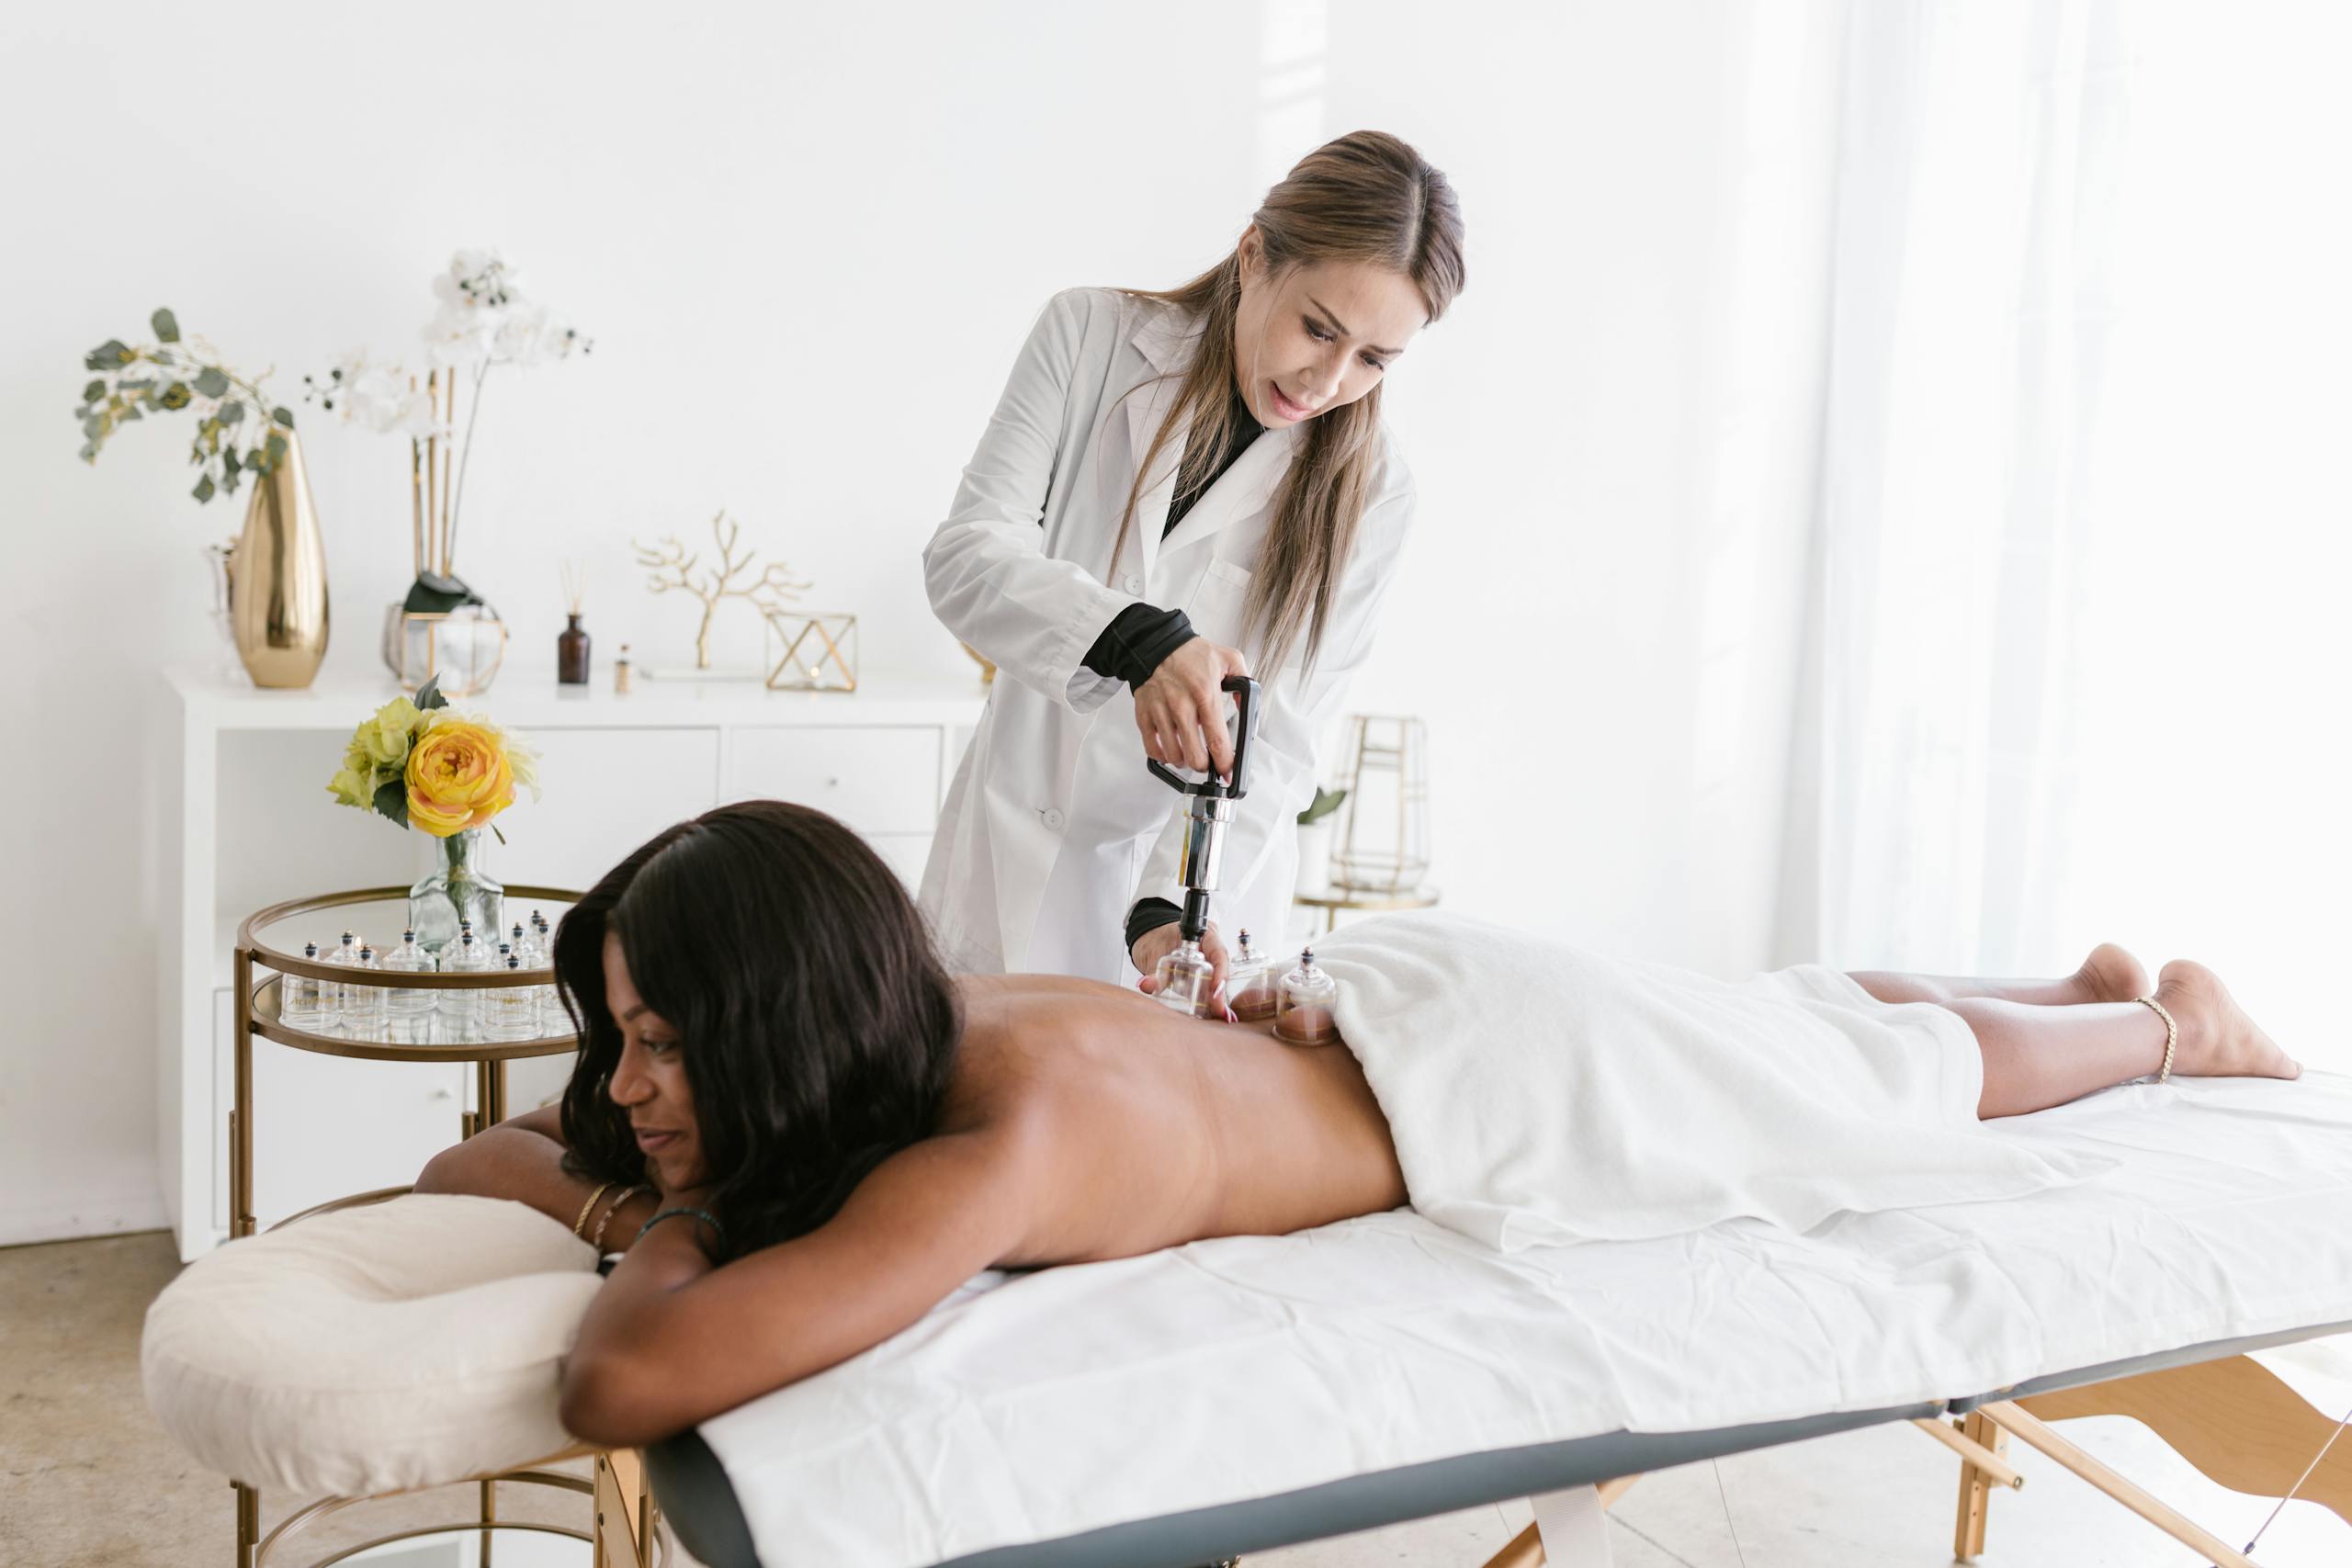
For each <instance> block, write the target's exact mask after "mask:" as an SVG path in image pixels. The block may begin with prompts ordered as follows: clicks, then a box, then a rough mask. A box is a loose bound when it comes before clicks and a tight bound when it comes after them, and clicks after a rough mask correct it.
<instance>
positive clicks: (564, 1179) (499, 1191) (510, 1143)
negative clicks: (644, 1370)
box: [415, 1105, 677, 1252]
mask: <svg viewBox="0 0 2352 1568" xmlns="http://www.w3.org/2000/svg"><path fill="white" fill-rule="evenodd" d="M563 1148H564V1145H563V1113H562V1111H561V1109H560V1107H557V1106H553V1105H549V1106H545V1107H542V1108H541V1109H539V1110H537V1111H525V1112H524V1113H523V1114H522V1115H520V1116H515V1117H510V1118H509V1119H507V1120H506V1121H503V1122H499V1123H498V1124H497V1125H496V1126H494V1127H485V1128H484V1129H482V1130H481V1132H479V1133H476V1134H474V1135H473V1136H472V1137H470V1138H468V1139H467V1140H466V1141H465V1142H464V1143H462V1144H457V1145H452V1146H450V1147H448V1148H446V1149H443V1150H442V1151H441V1152H440V1153H439V1154H437V1155H435V1156H433V1157H432V1158H431V1159H430V1160H427V1161H426V1162H425V1166H424V1170H422V1171H420V1172H419V1173H418V1174H417V1178H416V1189H415V1190H417V1191H419V1192H459V1193H467V1194H470V1195H472V1196H474V1197H479V1198H512V1199H514V1200H515V1201H516V1202H519V1203H527V1204H529V1205H530V1206H531V1207H532V1208H534V1209H537V1211H538V1212H539V1213H542V1214H545V1215H547V1216H548V1218H550V1219H555V1220H560V1221H561V1222H562V1223H563V1224H566V1225H570V1224H572V1223H573V1222H575V1221H576V1220H578V1219H579V1217H580V1210H581V1206H582V1204H584V1203H586V1202H587V1201H588V1199H589V1196H590V1195H591V1194H592V1193H594V1191H595V1190H596V1189H597V1187H598V1186H599V1185H600V1184H599V1183H597V1182H594V1181H584V1180H582V1179H580V1178H579V1177H576V1176H573V1175H571V1173H569V1172H568V1171H566V1170H565V1169H564V1168H563ZM619 1192H620V1189H619V1188H618V1187H615V1188H614V1189H612V1190H610V1191H608V1192H606V1193H605V1195H604V1196H603V1197H602V1198H600V1199H598V1200H597V1209H598V1213H597V1214H595V1215H592V1216H591V1217H590V1223H591V1224H594V1222H595V1220H596V1219H597V1218H600V1217H601V1216H602V1211H603V1209H604V1206H605V1204H607V1203H609V1202H611V1201H612V1200H613V1199H614V1198H616V1197H617V1196H618V1195H619ZM652 1217H653V1199H652V1198H651V1197H650V1196H645V1195H640V1196H639V1197H636V1198H632V1199H630V1200H629V1201H628V1202H627V1203H625V1204H623V1205H622V1206H621V1207H620V1208H618V1209H616V1210H615V1211H614V1212H613V1216H612V1218H611V1219H609V1220H606V1221H605V1250H606V1251H608V1252H611V1251H617V1250H619V1249H621V1248H623V1247H628V1243H629V1238H630V1237H631V1236H634V1235H636V1234H637V1228H638V1226H639V1225H641V1224H644V1223H645V1222H646V1221H647V1220H649V1219H650V1218H652ZM671 1223H672V1224H676V1223H677V1222H675V1221H672V1222H671Z"/></svg>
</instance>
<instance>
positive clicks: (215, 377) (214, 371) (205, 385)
mask: <svg viewBox="0 0 2352 1568" xmlns="http://www.w3.org/2000/svg"><path fill="white" fill-rule="evenodd" d="M196 389H197V393H198V396H201V397H207V398H217V397H220V395H221V394H222V393H224V392H226V391H227V390H228V389H229V378H228V377H227V375H225V374H224V373H223V372H222V371H221V369H220V367H219V366H218V365H208V366H206V367H204V368H203V369H201V370H199V371H198V372H197V373H196Z"/></svg>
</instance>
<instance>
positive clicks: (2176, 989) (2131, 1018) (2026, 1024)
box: [1854, 960, 2302, 1118]
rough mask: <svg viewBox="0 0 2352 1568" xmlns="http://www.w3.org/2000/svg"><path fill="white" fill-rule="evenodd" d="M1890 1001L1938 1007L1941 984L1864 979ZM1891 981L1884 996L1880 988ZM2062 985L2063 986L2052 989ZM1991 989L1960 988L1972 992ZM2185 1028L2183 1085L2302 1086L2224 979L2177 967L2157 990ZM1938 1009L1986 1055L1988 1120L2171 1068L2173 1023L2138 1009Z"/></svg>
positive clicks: (1983, 1000) (2183, 964)
mask: <svg viewBox="0 0 2352 1568" xmlns="http://www.w3.org/2000/svg"><path fill="white" fill-rule="evenodd" d="M1854 978H1855V979H1856V980H1858V981H1860V982H1861V983H1862V987H1863V988H1864V989H1865V990H1868V991H1869V992H1870V993H1871V995H1872V996H1875V997H1877V998H1879V999H1880V1000H1882V1001H1938V1000H1939V998H1936V997H1933V996H1929V995H1925V994H1920V993H1922V992H1923V991H1924V990H1926V988H1927V987H1933V986H1936V985H1938V984H1939V982H1938V980H1937V979H1936V977H1934V976H1899V975H1898V976H1877V975H1868V976H1865V975H1857V976H1854ZM1881 980H1892V981H1893V982H1894V984H1890V985H1888V986H1886V987H1885V989H1884V990H1882V989H1881V988H1880V987H1879V985H1878V984H1877V983H1876V982H1879V981H1881ZM2045 983H2046V984H2055V982H2045ZM1981 984H1984V983H1982V982H1974V981H1962V982H1960V986H1961V987H1962V988H1963V989H1964V988H1966V987H1973V986H1978V985H1981ZM2154 994H2155V998H2156V1000H2157V1001H2159V1002H2161V1003H2162V1004H2164V1006H2165V1009H2166V1010H2168V1011H2170V1012H2171V1014H2172V1015H2173V1018H2174V1021H2176V1022H2177V1024H2178V1025H2179V1028H2180V1039H2179V1042H2178V1043H2177V1045H2176V1046H2175V1048H2174V1053H2173V1066H2172V1070H2173V1071H2174V1072H2175V1073H2176V1074H2177V1075H2180V1076H2183V1077H2274V1078H2292V1077H2300V1076H2301V1073H2302V1068H2301V1066H2298V1065H2297V1064H2296V1063H2295V1062H2294V1060H2293V1059H2292V1058H2291V1057H2290V1056H2289V1055H2287V1054H2286V1053H2285V1052H2284V1051H2281V1050H2280V1049H2279V1048H2278V1045H2277V1044H2276V1043H2273V1042H2272V1040H2271V1038H2270V1037H2269V1036H2268V1035H2267V1034H2265V1033H2264V1032H2262V1031H2261V1030H2260V1029H2258V1028H2256V1025H2255V1022H2254V1020H2252V1019H2251V1018H2249V1017H2247V1016H2246V1013H2245V1009H2243V1008H2241V1007H2239V1006H2238V1004H2237V1001H2236V999H2235V998H2233V997H2232V996H2231V995H2230V993H2229V990H2228V988H2227V987H2224V986H2223V985H2222V982H2221V979H2220V977H2219V976H2216V975H2215V974H2214V973H2213V972H2212V971H2211V969H2208V968H2206V967H2205V966H2204V965H2203V964H2191V963H2188V962H2187V961H2186V960H2175V961H2174V962H2172V963H2170V964H2165V966H2164V971H2163V974H2162V975H2161V976H2159V978H2158V981H2157V984H2156V987H2155V992H2154ZM1946 997H1947V998H1948V999H1942V1000H1940V1001H1939V1005H1941V1006H1944V1007H1947V1008H1950V1009H1951V1010H1952V1011H1953V1012H1955V1013H1958V1014H1959V1015H1960V1017H1961V1018H1962V1021H1965V1022H1966V1023H1967V1025H1968V1027H1969V1029H1970V1030H1971V1031H1972V1032H1973V1033H1974V1034H1975V1036H1976V1044H1977V1048H1978V1049H1979V1050H1980V1051H1982V1052H1983V1053H1984V1054H1985V1087H1984V1090H1983V1092H1982V1094H1980V1095H1979V1097H1978V1099H1977V1101H1976V1114H1977V1115H1978V1116H1979V1117H1986V1118H1989V1117H1994V1116H2016V1115H2020V1114H2022V1113H2024V1112H2026V1111H2041V1110H2046V1109H2047V1108H2049V1107H2050V1106H2052V1105H2064V1104H2065V1103H2066V1102H2067V1101H2068V1100H2079V1099H2081V1098H2082V1097H2083V1096H2084V1095H2086V1094H2089V1093H2091V1092H2093V1091H2094V1090H2097V1089H2106V1088H2108V1087H2109V1086H2110V1085H2113V1084H2119V1083H2127V1082H2129V1081H2130V1080H2131V1079H2132V1078H2136V1077H2147V1076H2149V1075H2151V1074H2153V1073H2154V1072H2155V1071H2156V1070H2157V1069H2158V1067H2160V1066H2162V1065H2163V1063H2164V1055H2165V1023H2164V1020H2163V1019H2161V1018H2159V1017H2157V1016H2156V1014H2155V1011H2154V1010H2153V1009H2151V1008H2145V1007H2143V1006H2141V1005H2140V1004H2139V1003H2138V1002H2136V1001H2120V1002H2119V1001H2089V1002H2077V1003H2073V1004H2065V1005H2056V1006H2051V1005H2043V1004H2037V1003H2033V1002H2025V1001H2017V1000H2013V999H2011V998H2008V997H2007V996H1996V995H1989V994H1986V992H1985V991H1984V990H1978V991H1975V992H1973V994H1962V995H1952V994H1951V993H1950V992H1947V993H1946Z"/></svg>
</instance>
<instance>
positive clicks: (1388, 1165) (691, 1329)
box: [548, 975, 1405, 1444]
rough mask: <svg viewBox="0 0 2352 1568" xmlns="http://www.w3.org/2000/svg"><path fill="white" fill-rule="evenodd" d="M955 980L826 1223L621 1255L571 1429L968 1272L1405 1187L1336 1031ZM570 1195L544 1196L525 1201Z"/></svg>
mask: <svg viewBox="0 0 2352 1568" xmlns="http://www.w3.org/2000/svg"><path fill="white" fill-rule="evenodd" d="M958 987H959V990H960V992H961V999H962V1003H963V1010H964V1030H963V1033H962V1035H961V1037H960V1039H959V1041H958V1043H957V1047H956V1071H955V1076H954V1077H953V1079H952V1081H951V1083H950V1086H949V1091H948V1099H947V1104H946V1107H945V1109H944V1112H943V1113H942V1115H941V1118H940V1122H939V1125H938V1126H937V1127H936V1128H935V1129H934V1130H933V1134H932V1135H930V1136H929V1137H926V1138H923V1139H922V1140H921V1141H920V1142H917V1143H915V1144H913V1145H910V1146H908V1147H906V1148H903V1149H901V1150H899V1152H898V1153H897V1154H894V1155H892V1156H890V1157H889V1158H888V1159H886V1160H884V1161H883V1162H882V1163H881V1164H879V1165H878V1166H876V1168H874V1169H873V1171H872V1172H870V1173H869V1174H868V1175H867V1176H866V1177H865V1179H864V1180H863V1181H861V1182H859V1183H858V1185H857V1187H856V1189H855V1190H854V1191H852V1192H851V1194H850V1195H849V1198H848V1200H847V1201H845V1202H844V1203H843V1204H842V1208H841V1210H840V1212H839V1213H836V1214H835V1215H834V1216H833V1217H832V1218H831V1219H830V1220H828V1221H827V1222H826V1223H825V1224H822V1225H820V1226H819V1227H817V1229H815V1230H813V1231H811V1232H809V1233H808V1234H807V1235H799V1236H796V1237H794V1238H792V1239H791V1240H788V1241H783V1242H778V1243H776V1244H775V1245H773V1246H770V1247H762V1248H759V1249H758V1250H756V1251H753V1252H751V1253H748V1254H746V1255H745V1256H743V1257H741V1258H735V1259H733V1260H732V1261H730V1262H728V1263H726V1264H725V1265H723V1266H720V1267H716V1268H714V1267H712V1266H711V1264H710V1261H709V1259H708V1258H707V1257H705V1256H704V1255H703V1253H702V1252H701V1250H700V1248H699V1246H698V1244H697V1243H696V1242H695V1240H694V1238H693V1236H692V1235H691V1233H690V1232H689V1231H688V1230H687V1229H685V1228H684V1227H680V1226H671V1227H669V1232H670V1234H668V1235H664V1233H663V1231H662V1230H660V1229H656V1230H654V1231H652V1232H651V1233H650V1235H649V1236H648V1237H647V1239H646V1241H645V1242H643V1243H640V1244H639V1245H638V1246H633V1247H630V1249H629V1257H628V1259H627V1260H625V1261H624V1263H623V1264H622V1266H621V1268H620V1269H616V1271H615V1272H614V1275H613V1278H612V1280H611V1281H610V1283H609V1284H608V1285H607V1286H606V1288H605V1292H604V1293H603V1294H602V1295H601V1296H600V1297H599V1299H598V1303H597V1305H596V1306H595V1307H594V1309H592V1310H591V1312H590V1314H589V1315H588V1318H587V1319H586V1320H585V1322H584V1323H583V1324H582V1329H581V1338H580V1341H579V1343H578V1344H577V1345H576V1346H575V1347H574V1349H573V1354H572V1358H571V1362H570V1363H569V1364H568V1366H567V1371H566V1374H565V1399H566V1404H565V1420H566V1422H567V1424H569V1425H570V1426H571V1430H572V1431H573V1432H575V1433H578V1434H580V1435H582V1436H583V1437H588V1438H592V1439H593V1440H596V1441H604V1442H609V1443H613V1444H635V1443H641V1442H644V1441H649V1440H651V1439H652V1438H658V1437H662V1436H666V1435H667V1434H669V1433H671V1432H674V1431H677V1430H679V1429H680V1428H682V1427H685V1426H688V1425H690V1424H692V1423H694V1422H696V1421H700V1420H703V1419H705V1418H707V1417H708V1416H712V1415H715V1414H717V1413H718V1412H719V1411H721V1410H728V1409H731V1408H733V1407H734V1406H736V1405H738V1404H741V1403H742V1402H743V1401H745V1400H747V1399H751V1398H753V1397H755V1396H757V1395H759V1394H762V1393H766V1392H768V1391H769V1390H771V1389H775V1388H779V1387H782V1386H783V1385H785V1384H786V1383H790V1382H797V1381H798V1380H799V1379H801V1378H804V1377H807V1376H809V1375H810V1374H811V1373H813V1372H817V1371H822V1370H823V1369H825V1368H827V1367H830V1366H832V1365H835V1364H836V1363H838V1362H840V1361H842V1360H844V1359H847V1358H849V1357H851V1356H854V1355H856V1354H857V1353H858V1352H860V1351H862V1350H865V1349H866V1348H869V1347H871V1346H875V1345H878V1344H880V1343H881V1342H882V1341H883V1340H885V1339H887V1338H888V1337H890V1336H891V1335H893V1334H896V1333H897V1332H899V1330H900V1329H902V1328H904V1327H906V1326H907V1325H910V1324H912V1323H914V1322H915V1321H916V1320H918V1319H919V1318H921V1317H922V1315H923V1314H925V1313H927V1312H929V1311H930V1310H931V1309H932V1308H933V1307H934V1306H936V1305H937V1304H938V1303H940V1302H941V1301H942V1300H944V1299H945V1298H946V1297H947V1296H948V1295H949V1294H950V1293H951V1292H953V1291H954V1290H955V1289H956V1286H957V1285H959V1284H961V1283H963V1282H964V1281H965V1280H967V1279H969V1278H970V1277H971V1276H972V1275H973V1274H975V1273H977V1272H978V1271H979V1270H981V1269H988V1268H990V1267H1023V1266H1038V1265H1046V1264H1054V1263H1081V1262H1089V1261H1093V1260H1096V1259H1101V1258H1125V1257H1132V1256H1134V1255H1136V1254H1137V1253H1143V1252H1150V1251H1154V1250H1156V1249H1158V1248H1159V1247H1173V1246H1177V1245H1179V1244H1181V1243H1183V1242H1188V1241H1198V1240H1201V1239H1204V1238H1205V1237H1209V1236H1217V1235H1282V1234H1285V1233H1287V1232H1291V1231H1295V1230H1304V1229H1306V1228H1308V1227H1310V1226H1314V1225H1320V1224H1329V1223H1331V1222H1333V1221H1336V1220H1343V1219H1349V1218H1351V1217H1353V1216H1355V1215H1358V1214H1368V1213H1377V1212H1379V1211H1381V1210H1385V1209H1393V1208H1395V1207H1397V1205H1398V1204H1401V1203H1403V1202H1404V1201H1405V1181H1404V1177H1403V1174H1402V1173H1401V1172H1400V1171H1399V1169H1398V1168H1397V1153H1396V1149H1395V1146H1394V1145H1393V1144H1392V1143H1391V1142H1390V1139H1389V1136H1388V1123H1387V1122H1386V1121H1385V1119H1384V1118H1383V1117H1382V1115H1381V1113H1380V1107H1379V1105H1378V1104H1377V1103H1376V1102H1375V1101H1374V1099H1373V1095H1372V1091H1371V1089H1369V1088H1368V1087H1367V1086H1366V1085H1365V1083H1364V1078H1363V1072H1362V1071H1361V1070H1360V1069H1359V1068H1358V1067H1357V1066H1356V1061H1355V1057H1354V1056H1353V1055H1351V1053H1350V1052H1349V1050H1348V1048H1347V1047H1346V1046H1345V1045H1344V1044H1335V1045H1328V1046H1322V1047H1318V1048H1315V1049H1308V1050H1299V1049H1294V1048H1292V1047H1290V1046H1287V1045H1283V1044H1282V1043H1279V1042H1277V1041H1275V1040H1273V1039H1272V1038H1271V1031H1270V1029H1269V1028H1267V1027H1263V1026H1250V1025H1242V1024H1225V1023H1210V1022H1204V1021H1199V1020H1195V1019H1191V1018H1186V1017H1183V1016H1182V1015H1180V1014H1177V1013H1175V1012H1172V1011H1170V1010H1169V1009H1167V1008H1165V1007H1162V1006H1161V1005H1159V1003H1158V1002H1155V1001H1153V1000H1152V999H1151V998H1148V997H1146V996H1143V995H1141V994H1139V993H1137V992H1134V991H1125V990H1121V989H1120V988H1118V987H1114V986H1106V985H1103V984H1100V983H1097V982H1094V981H1090V980H1073V979H1063V978H1057V977H1048V976H1026V975H1024V976H988V977H974V978H969V979H965V980H961V981H959V982H958ZM575 1201H577V1199H576V1195H574V1194H571V1193H570V1192H569V1190H566V1193H565V1195H564V1201H561V1202H557V1203H555V1204H554V1205H553V1207H551V1208H550V1209H549V1211H548V1212H550V1213H556V1214H557V1216H558V1217H559V1218H563V1217H565V1215H566V1214H567V1213H569V1207H568V1205H569V1204H570V1203H571V1202H575ZM648 1246H650V1247H651V1248H652V1249H653V1253H654V1255H653V1256H652V1257H651V1258H646V1257H643V1256H640V1255H641V1254H643V1253H644V1252H645V1250H646V1247H648ZM665 1247H666V1251H665V1250H664V1248H665ZM583 1369H586V1370H584V1371H583Z"/></svg>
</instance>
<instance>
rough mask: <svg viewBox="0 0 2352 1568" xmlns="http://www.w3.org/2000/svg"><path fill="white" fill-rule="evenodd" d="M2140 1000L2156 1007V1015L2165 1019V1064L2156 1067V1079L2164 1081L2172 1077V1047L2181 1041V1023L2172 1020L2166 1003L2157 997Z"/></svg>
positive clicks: (2159, 1081) (2160, 1081)
mask: <svg viewBox="0 0 2352 1568" xmlns="http://www.w3.org/2000/svg"><path fill="white" fill-rule="evenodd" d="M2139 1000H2141V1001H2143V1002H2144V1003H2146V1004H2147V1005H2148V1006H2149V1007H2152V1008H2154V1009H2155V1010H2156V1016H2157V1017H2158V1018H2160V1019H2163V1020H2164V1021H2165V1065H2164V1066H2161V1067H2158V1068H2157V1069H2156V1081H2157V1082H2158V1083H2162V1082H2164V1081H2165V1079H2166V1078H2168V1077H2172V1048H2173V1047H2174V1046H2175V1045H2177V1044H2179V1043H2180V1025H2178V1024H2177V1023H2175V1022H2174V1021H2172V1014H2170V1013H2168V1012H2166V1011H2165V1004H2164V1003H2162V1002H2160V1001H2158V1000H2156V998H2154V997H2142V998H2139Z"/></svg>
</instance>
